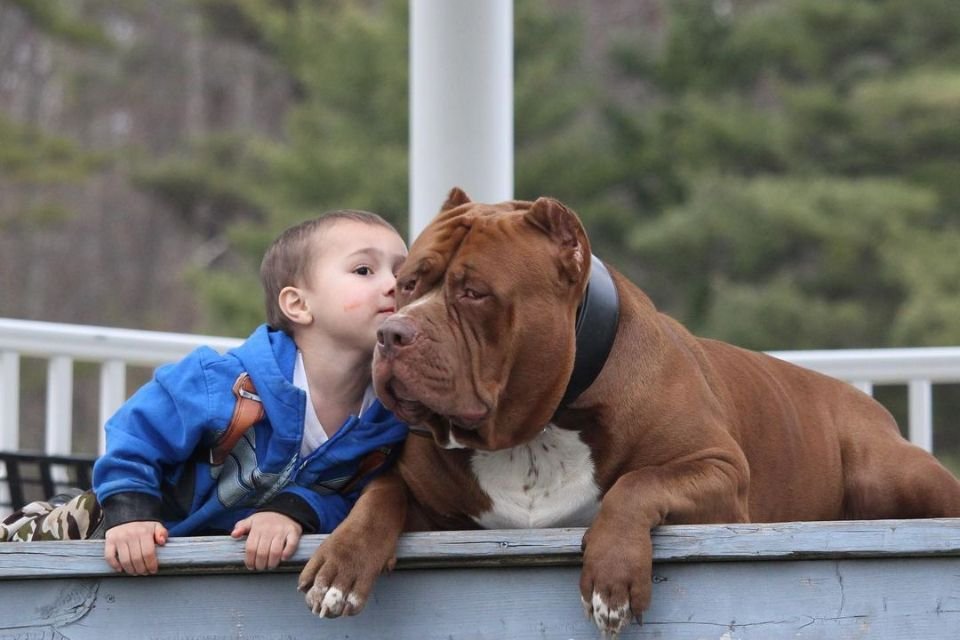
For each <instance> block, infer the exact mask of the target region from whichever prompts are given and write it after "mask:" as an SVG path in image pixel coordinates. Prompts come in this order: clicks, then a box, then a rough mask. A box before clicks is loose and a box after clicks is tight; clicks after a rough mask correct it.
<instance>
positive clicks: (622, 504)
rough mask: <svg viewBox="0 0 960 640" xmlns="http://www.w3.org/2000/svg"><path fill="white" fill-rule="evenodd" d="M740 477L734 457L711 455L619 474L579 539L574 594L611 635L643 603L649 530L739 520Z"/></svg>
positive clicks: (742, 466)
mask: <svg viewBox="0 0 960 640" xmlns="http://www.w3.org/2000/svg"><path fill="white" fill-rule="evenodd" d="M747 484H748V472H747V467H746V461H745V459H744V458H743V456H742V455H741V454H739V452H733V451H728V450H723V449H714V450H708V451H702V452H698V453H697V454H695V455H691V456H687V457H684V458H681V459H678V460H675V461H673V462H671V463H669V464H665V465H659V466H649V467H643V468H641V469H637V470H635V471H631V472H628V473H625V474H624V475H623V476H621V477H620V478H619V479H618V480H617V481H616V483H615V484H614V485H613V486H612V487H611V488H610V490H609V491H608V492H607V493H606V495H604V498H603V503H602V505H601V508H600V513H599V514H598V515H597V517H596V519H595V520H594V522H593V524H592V525H591V527H590V529H589V530H588V531H587V533H586V535H585V536H584V537H583V572H582V574H581V577H580V595H581V597H582V599H583V607H584V610H585V612H586V614H587V617H588V618H591V619H593V621H594V622H595V623H596V625H597V627H598V628H599V629H600V631H601V632H602V633H604V634H607V633H610V634H613V635H614V636H615V635H616V634H617V633H619V632H620V631H621V630H622V629H623V627H624V626H626V624H627V623H628V622H629V620H630V618H631V615H632V616H640V615H641V614H642V612H643V611H644V610H645V609H646V608H647V607H648V606H649V604H650V593H651V586H652V585H651V583H652V575H651V574H652V548H651V543H650V530H651V529H652V528H653V527H656V526H658V525H661V524H665V523H671V524H679V523H709V522H746V521H747V519H748V512H747Z"/></svg>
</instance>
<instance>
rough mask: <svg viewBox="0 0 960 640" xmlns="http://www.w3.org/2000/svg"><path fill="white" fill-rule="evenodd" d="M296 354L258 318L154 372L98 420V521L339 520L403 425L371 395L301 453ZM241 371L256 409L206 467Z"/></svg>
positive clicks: (177, 527)
mask: <svg viewBox="0 0 960 640" xmlns="http://www.w3.org/2000/svg"><path fill="white" fill-rule="evenodd" d="M296 356H297V346H296V344H294V342H293V339H291V338H290V337H289V336H288V335H287V334H285V333H283V332H282V331H274V330H272V329H270V328H268V327H267V326H266V325H263V326H261V327H259V328H258V329H257V330H256V331H254V333H253V334H252V335H251V336H250V337H249V338H248V339H247V340H246V342H244V343H243V344H242V345H240V346H239V347H237V348H236V349H232V350H231V351H229V352H227V353H226V354H223V355H221V354H219V353H217V352H216V351H214V350H213V349H210V348H207V347H201V348H199V349H197V350H196V351H194V352H193V353H191V354H190V355H188V356H187V357H186V358H184V359H183V360H181V361H180V362H178V363H175V364H171V365H166V366H164V367H161V368H159V369H158V370H157V372H156V375H155V376H154V378H153V380H151V381H150V382H149V383H147V384H146V385H144V386H143V387H142V388H141V389H140V390H139V391H137V393H135V394H134V395H133V396H132V397H131V398H130V399H129V400H128V401H127V402H126V403H125V404H124V405H123V406H122V407H121V408H120V409H119V410H118V411H117V413H116V414H115V415H114V416H113V417H112V418H110V420H109V421H107V425H106V430H107V450H106V453H105V454H104V455H103V456H101V457H100V458H99V459H98V460H97V462H96V465H95V466H94V470H93V485H94V491H95V493H96V495H97V498H98V499H99V501H100V503H101V504H102V505H103V510H104V518H105V524H106V527H107V528H110V527H113V526H116V525H118V524H123V523H124V522H131V521H134V520H155V521H160V522H163V523H164V525H165V526H166V527H167V528H168V530H169V532H170V535H172V536H185V535H200V534H206V533H223V532H229V531H231V530H232V529H233V525H234V524H235V523H236V522H237V521H239V520H242V519H243V518H245V517H247V516H248V515H250V514H251V513H253V512H254V511H277V512H280V513H284V514H286V515H288V516H290V517H291V518H293V519H295V520H297V521H298V522H300V524H301V525H303V528H304V533H328V532H330V531H332V530H333V529H334V527H336V526H337V525H338V524H340V522H341V521H342V520H343V519H344V518H345V517H346V515H347V512H348V511H349V510H350V508H351V507H352V506H353V504H354V502H356V500H357V498H358V497H359V494H360V490H361V489H362V488H363V486H365V484H366V483H367V482H368V481H369V480H370V479H371V477H372V476H373V475H375V474H376V472H377V471H379V470H381V469H382V468H384V466H385V463H388V462H391V461H392V460H393V459H394V458H395V457H396V455H397V454H398V453H399V449H400V446H399V445H400V443H401V442H402V441H403V440H404V438H405V437H406V435H407V426H406V425H405V424H404V423H402V422H400V421H399V420H398V419H397V418H395V417H394V416H393V414H392V413H391V412H389V411H387V409H385V408H384V407H383V405H381V404H380V402H379V401H375V402H374V403H373V404H372V405H371V406H369V407H368V408H367V409H366V410H365V411H364V412H363V415H361V416H360V417H359V418H357V417H356V416H350V417H349V418H348V419H347V421H346V422H345V423H344V424H343V426H341V427H340V429H339V430H338V431H337V432H336V433H335V434H334V435H333V437H331V438H330V439H329V440H327V441H326V442H325V443H323V444H322V445H321V446H320V447H318V448H317V449H316V450H315V451H314V452H312V453H311V454H310V455H308V456H307V457H305V458H304V457H302V456H301V455H300V442H301V440H302V438H303V422H304V411H305V409H306V393H305V392H304V391H303V390H302V389H299V388H297V387H296V386H294V384H293V382H292V380H293V371H294V367H295V364H296ZM244 371H246V372H247V373H249V374H250V377H251V378H252V380H253V384H254V386H255V387H256V390H257V394H258V395H259V396H260V399H261V400H262V402H263V408H264V410H265V417H264V418H263V419H262V420H260V421H259V422H257V423H256V424H254V426H253V427H252V428H251V429H250V430H248V431H247V432H246V434H244V436H243V437H242V438H241V439H240V440H239V441H238V442H237V444H236V445H235V446H234V447H233V449H232V450H231V452H230V455H229V456H227V458H226V460H225V461H224V462H223V464H217V465H214V464H212V463H211V460H210V456H209V451H210V448H211V447H212V446H213V444H214V443H215V441H216V439H217V437H218V436H220V435H221V434H222V433H223V432H224V430H225V429H226V427H227V425H228V424H229V423H230V420H231V416H232V415H233V411H234V405H235V398H234V396H233V392H232V388H233V383H234V381H235V380H236V379H237V377H238V376H239V375H240V374H241V373H243V372H244Z"/></svg>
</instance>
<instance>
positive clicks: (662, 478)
mask: <svg viewBox="0 0 960 640" xmlns="http://www.w3.org/2000/svg"><path fill="white" fill-rule="evenodd" d="M397 302H398V312H397V313H396V314H395V315H393V316H391V317H390V318H389V319H388V320H387V321H386V322H385V323H384V325H383V327H382V329H381V332H380V341H379V345H378V348H377V353H376V354H375V357H374V369H373V373H374V383H375V386H376V389H377V393H378V395H379V396H380V398H381V399H382V400H383V402H384V404H385V405H386V406H388V407H389V408H391V409H393V410H394V411H395V412H396V414H397V415H398V416H400V417H401V418H402V419H404V420H406V421H407V422H409V423H411V424H412V425H425V426H426V427H428V428H429V432H430V435H432V439H427V438H418V437H411V438H409V439H408V441H407V445H406V447H405V450H404V452H403V454H402V456H401V458H400V460H399V463H398V465H397V467H396V468H395V469H394V470H392V471H391V472H388V473H387V474H385V475H384V476H381V477H380V478H378V479H377V480H375V481H374V482H372V483H371V484H370V485H369V487H368V488H367V490H366V491H365V492H364V494H363V495H362V497H361V498H360V500H359V501H358V503H357V505H356V507H355V508H354V510H353V512H352V513H351V514H350V516H349V517H348V518H347V519H346V521H345V522H344V523H343V524H341V525H340V527H339V528H338V529H337V530H336V531H334V533H333V534H332V535H331V536H330V537H329V538H328V539H327V540H326V541H325V542H324V544H323V545H321V547H320V548H319V549H318V550H317V552H316V554H315V555H314V556H313V558H312V559H311V560H310V562H309V563H308V564H307V566H306V567H305V568H304V570H303V572H302V573H301V576H300V586H301V589H302V590H304V591H307V603H308V604H309V605H310V607H311V608H312V609H313V611H314V612H315V613H318V614H319V615H321V616H337V615H341V614H344V613H346V614H354V613H357V612H358V611H359V610H360V609H361V608H362V607H363V605H364V603H365V601H366V599H367V597H368V595H369V594H370V591H371V589H372V587H373V582H374V580H375V578H376V576H377V574H378V573H379V572H380V571H381V569H383V568H385V567H387V568H389V567H391V566H392V564H393V561H394V552H395V548H396V543H397V538H398V536H399V535H400V533H401V531H403V530H404V529H406V530H415V529H430V528H432V529H464V528H477V527H486V528H520V527H557V526H589V530H588V531H587V533H586V535H585V536H584V539H583V546H584V555H583V571H582V577H581V580H580V592H581V594H582V597H583V605H584V607H585V608H586V611H587V614H588V615H589V616H591V617H592V618H593V620H594V621H595V622H596V624H597V626H598V627H599V628H600V630H601V631H602V632H611V633H614V634H616V633H617V632H619V631H620V630H621V628H622V627H623V626H624V625H625V624H626V623H627V622H628V621H629V619H630V616H631V612H632V613H633V615H637V616H639V615H640V613H641V612H642V611H643V610H644V609H645V608H646V607H647V606H648V604H649V600H650V592H651V548H650V529H651V528H653V527H656V526H657V525H660V524H667V523H671V524H672V523H720V522H773V521H791V520H839V519H874V518H915V517H933V516H960V483H958V481H957V480H956V479H955V478H954V477H953V476H952V475H951V474H950V473H949V472H948V471H947V470H946V469H944V468H943V467H942V466H941V465H940V464H939V463H938V462H937V461H936V460H935V459H934V458H933V457H932V456H930V455H929V454H927V453H926V452H924V451H923V450H921V449H919V448H917V447H915V446H913V445H911V444H909V443H908V442H906V441H905V440H904V439H903V438H902V437H901V436H900V433H899V431H898V429H897V425H896V424H895V423H894V421H893V419H892V418H891V416H890V415H889V413H887V411H886V410H885V409H884V408H883V407H882V406H880V405H879V404H878V403H877V402H875V401H874V400H873V399H871V398H870V397H869V396H867V395H865V394H863V393H861V392H860V391H858V390H856V389H855V388H853V387H852V386H850V385H848V384H845V383H843V382H840V381H838V380H834V379H832V378H829V377H827V376H823V375H820V374H817V373H814V372H811V371H808V370H805V369H802V368H799V367H796V366H794V365H792V364H789V363H787V362H784V361H781V360H777V359H775V358H772V357H770V356H767V355H764V354H761V353H756V352H752V351H746V350H743V349H739V348H737V347H734V346H731V345H728V344H725V343H722V342H717V341H714V340H704V339H699V338H696V337H694V336H693V335H691V334H690V333H689V332H688V331H687V330H686V329H684V328H683V327H682V326H681V325H680V324H678V323H677V322H676V321H674V320H672V319H671V318H669V317H667V316H665V315H663V314H661V313H658V312H657V310H656V309H655V308H654V306H653V304H652V303H651V302H650V300H649V299H648V298H647V296H646V295H644V294H643V293H642V292H641V291H640V290H639V289H638V288H637V287H635V286H634V285H633V284H631V283H630V282H629V281H627V280H626V279H625V278H624V277H623V276H621V275H619V274H618V273H616V272H614V271H613V270H610V271H609V272H608V271H607V270H606V269H605V268H604V266H603V265H602V264H601V263H600V262H599V261H598V260H596V258H591V253H590V244H589V241H588V240H587V236H586V233H585V231H584V229H583V226H582V225H581V224H580V221H579V220H578V219H577V216H576V215H575V214H574V213H573V212H571V211H570V210H568V209H567V208H566V207H564V206H563V205H562V204H561V203H559V202H557V201H556V200H552V199H549V198H540V199H539V200H537V201H536V202H533V203H531V202H505V203H501V204H497V205H485V204H477V203H472V202H470V201H469V199H468V198H467V196H466V195H465V194H464V193H463V192H462V191H460V190H459V189H454V190H453V191H451V193H450V196H449V197H448V200H447V202H446V203H445V204H444V206H443V210H442V211H441V213H440V215H439V216H438V217H437V218H436V219H435V220H434V221H433V222H432V223H431V224H430V225H429V226H428V227H427V228H426V230H425V231H424V232H423V234H422V235H421V236H420V237H419V238H418V239H417V240H416V242H415V243H414V244H413V247H412V248H411V250H410V256H409V258H408V259H407V261H406V263H405V264H404V266H403V268H402V270H401V272H400V274H399V276H398V279H397Z"/></svg>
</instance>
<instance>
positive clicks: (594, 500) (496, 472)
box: [471, 425, 600, 529]
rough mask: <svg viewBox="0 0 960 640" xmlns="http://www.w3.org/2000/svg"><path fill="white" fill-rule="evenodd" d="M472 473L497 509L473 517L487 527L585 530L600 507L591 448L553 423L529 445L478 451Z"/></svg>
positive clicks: (472, 462)
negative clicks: (501, 449) (580, 528)
mask: <svg viewBox="0 0 960 640" xmlns="http://www.w3.org/2000/svg"><path fill="white" fill-rule="evenodd" d="M471 466H472V469H473V473H474V475H475V476H476V478H477V482H479V484H480V487H481V488H482V489H483V490H484V491H485V492H486V494H487V495H488V496H489V497H490V500H491V502H492V503H493V506H492V507H491V508H490V510H489V511H487V512H485V513H482V514H480V515H479V516H475V517H474V518H473V519H474V520H475V521H476V522H477V524H479V525H480V526H481V527H483V528H485V529H528V528H539V527H585V526H588V525H589V524H590V523H591V522H593V518H594V517H595V516H596V515H597V511H598V510H599V509H600V488H599V487H598V486H597V483H596V480H595V479H594V475H593V474H594V467H593V459H592V458H591V455H590V449H589V447H587V445H586V444H584V443H583V441H582V440H580V436H579V435H577V433H576V432H573V431H566V430H564V429H559V428H557V427H555V426H553V425H550V426H548V427H547V428H546V429H544V431H543V433H541V434H540V435H539V436H538V437H537V438H536V439H534V440H532V441H531V442H529V443H527V444H524V445H521V446H519V447H514V448H513V449H506V450H503V451H477V452H475V453H474V455H473V458H472V460H471Z"/></svg>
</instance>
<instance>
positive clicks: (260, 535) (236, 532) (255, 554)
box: [230, 511, 303, 571]
mask: <svg viewBox="0 0 960 640" xmlns="http://www.w3.org/2000/svg"><path fill="white" fill-rule="evenodd" d="M301 533H303V527H302V526H300V523H299V522H297V521H296V520H293V519H292V518H289V517H287V516H285V515H283V514H282V513H276V512H273V511H258V512H257V513H254V514H253V515H251V516H250V517H248V518H244V519H243V520H241V521H240V522H238V523H237V524H236V526H234V528H233V531H232V532H231V533H230V535H231V536H232V537H234V538H242V537H243V536H247V547H246V557H245V558H244V564H245V565H246V566H247V569H250V570H257V571H263V570H264V569H275V568H276V566H277V565H278V564H280V561H281V560H289V559H290V558H292V557H293V554H294V553H295V552H296V550H297V545H298V544H300V534H301Z"/></svg>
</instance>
